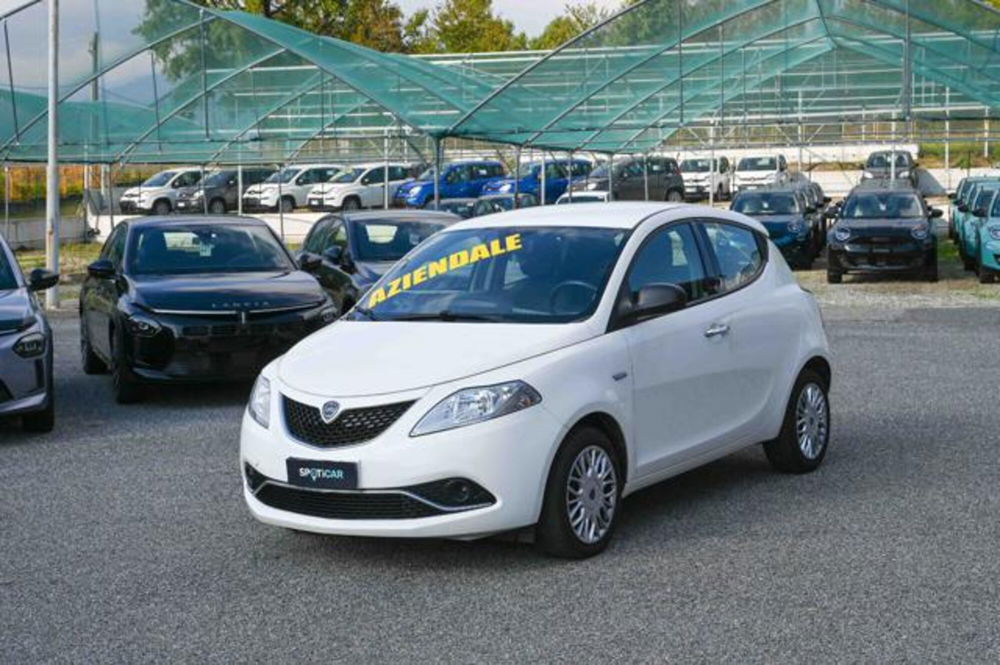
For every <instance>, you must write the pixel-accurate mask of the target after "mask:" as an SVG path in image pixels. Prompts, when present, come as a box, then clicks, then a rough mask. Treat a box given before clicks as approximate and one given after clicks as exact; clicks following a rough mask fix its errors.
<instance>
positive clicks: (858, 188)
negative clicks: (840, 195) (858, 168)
mask: <svg viewBox="0 0 1000 665" xmlns="http://www.w3.org/2000/svg"><path fill="white" fill-rule="evenodd" d="M856 192H857V193H865V192H903V193H913V194H919V193H920V192H918V191H917V189H916V188H915V187H914V186H913V185H912V184H910V182H909V181H907V180H902V181H901V180H896V181H892V180H889V179H882V178H872V179H871V180H865V181H863V182H860V183H858V184H857V185H855V186H854V189H852V190H851V192H850V193H851V194H854V193H856ZM848 196H850V194H848Z"/></svg>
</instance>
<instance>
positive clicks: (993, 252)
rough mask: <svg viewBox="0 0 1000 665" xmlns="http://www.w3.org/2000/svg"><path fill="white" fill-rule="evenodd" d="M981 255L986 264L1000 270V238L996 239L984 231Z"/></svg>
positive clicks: (992, 268)
mask: <svg viewBox="0 0 1000 665" xmlns="http://www.w3.org/2000/svg"><path fill="white" fill-rule="evenodd" d="M979 256H980V260H981V261H982V263H983V265H984V266H986V267H987V268H990V269H991V270H997V271H1000V240H994V239H993V238H992V236H990V235H989V233H984V234H983V240H982V244H981V245H980V251H979Z"/></svg>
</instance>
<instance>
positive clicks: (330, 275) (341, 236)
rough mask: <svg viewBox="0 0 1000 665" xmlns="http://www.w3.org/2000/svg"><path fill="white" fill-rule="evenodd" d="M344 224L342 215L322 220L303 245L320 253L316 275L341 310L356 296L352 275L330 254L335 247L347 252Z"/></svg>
mask: <svg viewBox="0 0 1000 665" xmlns="http://www.w3.org/2000/svg"><path fill="white" fill-rule="evenodd" d="M344 224H345V222H344V220H343V219H341V218H340V217H332V216H331V217H327V218H325V219H322V220H320V221H319V222H317V223H316V225H315V226H313V228H312V230H310V232H309V235H308V236H307V237H306V241H305V243H304V244H303V246H302V249H303V250H304V251H306V252H311V253H313V254H318V255H319V256H320V257H321V258H322V261H321V262H320V264H319V267H317V268H316V270H315V272H314V276H315V277H316V279H317V280H318V281H319V284H320V286H322V287H323V290H325V291H326V292H327V293H328V294H329V295H330V297H331V298H333V300H334V302H336V303H337V307H338V308H340V311H341V312H343V311H344V302H345V301H347V300H352V299H353V298H354V297H356V296H355V294H354V293H353V289H352V282H351V277H350V275H348V274H347V273H346V272H344V270H343V268H342V267H341V265H340V264H339V263H337V262H335V261H333V260H332V258H331V257H330V256H329V252H330V249H331V248H333V247H339V248H340V251H341V253H342V254H346V253H347V229H346V228H345V226H344Z"/></svg>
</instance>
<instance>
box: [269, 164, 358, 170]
mask: <svg viewBox="0 0 1000 665" xmlns="http://www.w3.org/2000/svg"><path fill="white" fill-rule="evenodd" d="M281 168H282V169H329V168H334V169H342V168H344V165H343V164H285V165H284V166H282V167H281ZM275 170H278V169H275Z"/></svg>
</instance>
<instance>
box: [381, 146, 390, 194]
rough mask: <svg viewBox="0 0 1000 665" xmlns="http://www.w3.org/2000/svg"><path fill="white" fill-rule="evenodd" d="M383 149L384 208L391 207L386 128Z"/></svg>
mask: <svg viewBox="0 0 1000 665" xmlns="http://www.w3.org/2000/svg"><path fill="white" fill-rule="evenodd" d="M383 144H384V145H383V146H382V149H383V151H384V152H385V165H384V166H385V168H384V171H383V175H384V176H385V177H384V178H383V179H382V208H384V209H385V210H388V209H389V130H388V129H387V130H385V138H384V139H383Z"/></svg>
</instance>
